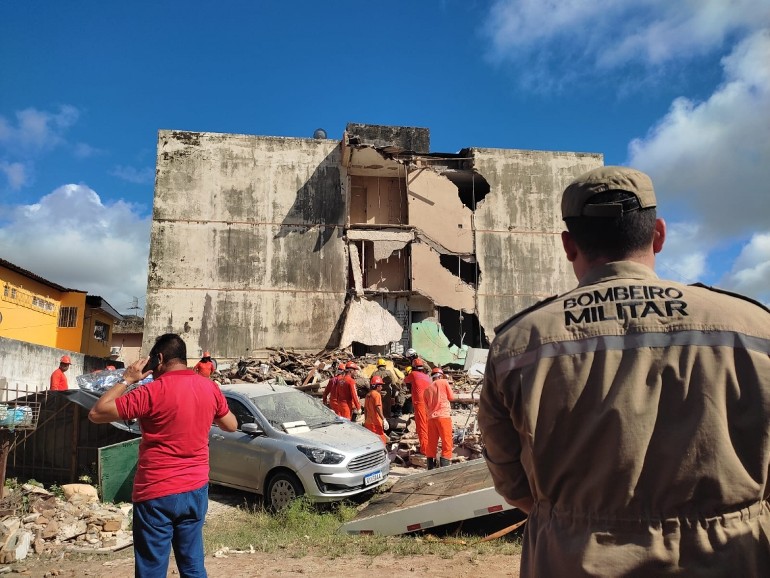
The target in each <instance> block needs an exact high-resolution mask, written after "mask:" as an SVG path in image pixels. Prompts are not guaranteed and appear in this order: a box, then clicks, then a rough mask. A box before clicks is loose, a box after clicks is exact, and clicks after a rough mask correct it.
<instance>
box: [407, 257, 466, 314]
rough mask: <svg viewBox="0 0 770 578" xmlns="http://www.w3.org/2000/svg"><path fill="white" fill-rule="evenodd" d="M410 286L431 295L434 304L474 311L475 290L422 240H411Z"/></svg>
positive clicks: (421, 292)
mask: <svg viewBox="0 0 770 578" xmlns="http://www.w3.org/2000/svg"><path fill="white" fill-rule="evenodd" d="M412 290H413V291H417V292H418V293H420V294H422V295H424V296H425V297H428V298H430V299H431V301H433V302H434V304H435V305H436V306H443V307H451V308H452V309H458V310H460V309H461V310H463V311H465V312H466V313H473V312H474V311H475V310H476V291H475V290H474V289H473V287H471V286H470V285H469V284H468V283H466V282H465V281H463V280H462V279H460V278H459V277H458V276H457V275H453V274H452V273H451V272H449V271H448V270H447V269H446V268H445V267H444V266H443V265H442V264H441V261H440V260H439V254H438V253H437V252H436V251H434V250H433V249H431V248H430V247H428V246H427V245H424V244H422V243H412Z"/></svg>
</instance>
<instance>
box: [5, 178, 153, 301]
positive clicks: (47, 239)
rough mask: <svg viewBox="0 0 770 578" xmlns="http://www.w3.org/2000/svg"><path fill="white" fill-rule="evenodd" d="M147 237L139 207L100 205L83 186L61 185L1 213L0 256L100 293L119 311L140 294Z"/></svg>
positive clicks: (143, 286)
mask: <svg viewBox="0 0 770 578" xmlns="http://www.w3.org/2000/svg"><path fill="white" fill-rule="evenodd" d="M6 209H8V207H6ZM149 237H150V217H149V216H145V217H143V216H141V214H140V212H139V207H137V206H135V205H132V204H130V203H126V202H124V201H117V202H114V203H106V204H105V203H102V201H101V199H100V197H99V195H98V194H97V193H96V192H95V191H93V190H92V189H90V188H89V187H87V186H85V185H64V186H61V187H59V188H58V189H56V190H55V191H53V192H52V193H50V194H48V195H45V196H44V197H42V198H41V199H40V200H39V201H38V202H37V203H34V204H31V205H17V206H15V207H11V208H10V210H9V211H8V210H6V215H5V220H4V223H3V226H2V228H0V247H3V253H2V254H0V257H2V258H3V259H6V260H7V261H10V262H11V263H14V264H15V265H18V266H20V267H23V268H25V269H28V270H29V271H32V272H34V273H36V274H38V275H40V276H41V277H44V278H45V279H48V280H49V281H53V282H55V283H58V284H60V285H64V286H65V287H71V288H73V289H79V290H83V291H87V292H88V293H89V294H91V295H100V296H102V297H104V298H105V299H106V300H107V301H108V302H109V303H110V305H112V306H113V307H114V308H116V309H117V310H118V311H119V312H121V313H122V312H127V308H128V307H129V306H130V303H131V300H132V298H133V297H143V296H144V295H145V292H146V289H147V256H148V254H149Z"/></svg>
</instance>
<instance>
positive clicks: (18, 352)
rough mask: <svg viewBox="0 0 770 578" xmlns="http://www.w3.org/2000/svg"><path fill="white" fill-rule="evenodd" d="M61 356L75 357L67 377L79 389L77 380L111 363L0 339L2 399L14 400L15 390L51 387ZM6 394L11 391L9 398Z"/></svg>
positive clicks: (0, 388) (35, 389) (0, 392)
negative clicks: (79, 376) (78, 377)
mask: <svg viewBox="0 0 770 578" xmlns="http://www.w3.org/2000/svg"><path fill="white" fill-rule="evenodd" d="M62 355H69V356H70V357H71V358H72V365H71V366H70V368H69V370H68V371H67V373H66V374H65V375H66V376H67V382H68V384H69V387H70V389H77V382H76V381H75V378H76V377H77V376H78V375H83V374H84V373H89V372H91V371H93V370H94V369H103V368H104V367H106V366H107V365H108V364H110V363H112V362H110V361H109V360H107V359H102V358H99V357H91V356H86V355H83V354H81V353H72V352H71V351H68V350H66V349H55V348H53V347H45V346H43V345H35V344H34V343H27V342H25V341H18V340H16V339H5V338H4V337H0V399H15V397H16V396H15V395H13V393H14V392H16V391H28V392H30V393H32V392H35V391H45V390H46V389H48V388H49V386H50V384H51V373H53V371H54V369H56V368H57V367H59V359H61V356H62ZM6 392H11V395H9V394H8V393H6Z"/></svg>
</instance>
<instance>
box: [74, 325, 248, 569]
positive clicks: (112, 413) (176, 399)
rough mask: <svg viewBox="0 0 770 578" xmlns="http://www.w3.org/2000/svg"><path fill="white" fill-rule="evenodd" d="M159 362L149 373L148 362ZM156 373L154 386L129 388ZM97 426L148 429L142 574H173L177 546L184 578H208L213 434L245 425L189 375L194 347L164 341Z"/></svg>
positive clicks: (138, 501)
mask: <svg viewBox="0 0 770 578" xmlns="http://www.w3.org/2000/svg"><path fill="white" fill-rule="evenodd" d="M150 359H153V361H157V366H156V368H155V369H153V370H152V371H146V372H145V371H143V369H142V368H144V367H145V364H147V362H148V360H150ZM150 373H152V374H153V377H154V378H155V380H154V381H152V382H150V383H148V384H147V385H144V386H140V387H137V388H135V389H133V390H131V391H128V392H127V387H128V386H129V385H131V384H134V383H136V382H137V381H140V380H141V379H144V378H145V377H147V376H148V375H150ZM88 418H89V419H90V420H91V421H92V422H94V423H108V422H112V421H116V420H129V419H138V420H139V425H140V426H141V429H142V441H141V443H140V445H139V464H138V466H137V469H136V475H135V477H134V491H133V495H132V501H133V502H134V517H133V534H134V558H135V565H136V575H137V576H165V575H166V571H167V569H168V560H169V554H170V550H171V546H172V545H173V547H174V556H175V557H176V564H177V567H178V569H179V574H180V575H181V576H205V575H206V569H205V567H204V565H203V521H204V519H205V517H206V509H207V507H208V479H209V443H208V442H209V438H208V436H209V429H210V428H211V427H212V426H211V424H212V422H213V423H214V424H216V425H217V426H218V427H220V428H221V429H222V430H224V431H229V432H232V431H235V430H236V428H237V425H238V422H237V420H236V418H235V416H234V415H233V414H232V413H231V412H230V410H229V409H228V407H227V401H226V400H225V398H224V396H223V395H222V392H221V391H220V390H219V387H217V385H216V384H215V383H214V382H212V381H210V380H208V379H205V378H203V377H202V376H200V375H196V374H195V372H193V371H192V370H190V369H187V348H186V346H185V342H184V341H183V340H182V338H181V337H179V336H178V335H176V334H174V333H167V334H166V335H161V336H160V337H158V339H157V340H156V341H155V345H154V346H153V348H152V350H151V351H150V357H149V358H144V359H140V360H139V361H137V362H135V363H134V364H133V365H130V366H129V367H128V368H127V369H126V371H125V372H124V374H123V381H121V382H120V383H118V384H117V385H115V386H114V387H112V388H111V389H110V390H108V391H107V392H106V393H104V395H102V397H101V398H99V400H98V401H97V402H96V404H95V405H94V407H93V408H92V409H91V411H90V413H89V414H88Z"/></svg>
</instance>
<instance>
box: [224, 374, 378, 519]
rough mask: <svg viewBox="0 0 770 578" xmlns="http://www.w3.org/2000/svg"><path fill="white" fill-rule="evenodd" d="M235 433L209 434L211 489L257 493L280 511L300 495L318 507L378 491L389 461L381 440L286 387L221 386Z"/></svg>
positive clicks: (300, 393) (309, 397)
mask: <svg viewBox="0 0 770 578" xmlns="http://www.w3.org/2000/svg"><path fill="white" fill-rule="evenodd" d="M222 393H223V394H224V395H225V398H226V399H227V403H228V405H229V406H230V411H232V412H233V414H235V417H236V418H237V419H238V430H237V431H235V432H232V433H229V432H225V431H222V430H221V429H219V428H218V427H217V426H216V425H212V426H211V432H210V433H209V442H210V445H209V462H210V466H211V472H210V474H209V479H210V481H211V483H212V484H220V485H223V486H229V487H232V488H238V489H242V490H247V491H251V492H256V493H257V494H261V495H262V496H263V497H264V502H265V505H266V506H268V507H272V508H275V509H281V508H283V507H284V506H286V505H287V504H288V503H289V502H290V501H291V500H293V499H294V498H296V497H297V496H300V495H303V494H304V495H307V496H308V497H310V498H311V499H312V500H314V501H317V502H331V501H335V500H341V499H343V498H346V497H349V496H354V495H356V494H359V493H361V492H365V491H368V490H371V489H372V488H375V487H377V486H379V485H381V484H382V483H383V482H385V479H386V478H387V477H388V472H389V467H390V462H389V461H388V457H387V452H386V450H385V445H384V444H383V443H382V440H381V439H380V438H379V436H377V435H375V434H373V433H372V432H370V431H369V430H367V429H365V428H363V427H361V426H360V425H358V424H354V423H351V422H350V421H348V420H346V419H343V418H340V417H338V416H337V415H336V414H335V413H334V412H332V411H331V410H330V409H328V408H327V407H325V406H324V405H323V404H321V403H320V402H319V401H318V400H317V399H315V398H313V397H311V396H309V395H307V394H305V393H302V392H301V391H298V390H297V389H294V388H292V387H286V386H281V385H270V384H267V383H244V384H237V385H236V384H234V385H225V386H222Z"/></svg>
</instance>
